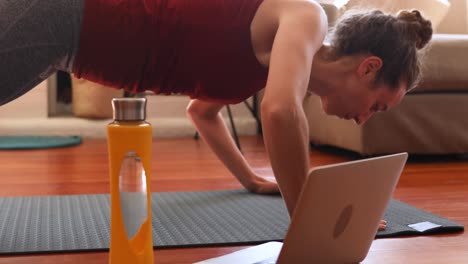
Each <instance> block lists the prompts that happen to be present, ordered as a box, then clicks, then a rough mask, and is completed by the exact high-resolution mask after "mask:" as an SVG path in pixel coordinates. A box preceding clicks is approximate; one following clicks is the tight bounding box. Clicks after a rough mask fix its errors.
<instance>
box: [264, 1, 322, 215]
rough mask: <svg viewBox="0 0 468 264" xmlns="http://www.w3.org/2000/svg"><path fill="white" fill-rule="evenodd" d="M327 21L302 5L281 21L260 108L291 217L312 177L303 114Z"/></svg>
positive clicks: (313, 6) (317, 11)
mask: <svg viewBox="0 0 468 264" xmlns="http://www.w3.org/2000/svg"><path fill="white" fill-rule="evenodd" d="M326 28H327V26H326V17H325V15H324V14H323V12H322V10H321V8H320V7H319V6H317V5H316V4H313V3H310V2H298V4H296V5H292V6H291V7H290V10H288V12H286V14H285V15H284V16H282V17H281V18H280V22H279V27H278V31H277V33H276V37H275V40H274V43H273V48H272V52H271V56H270V67H269V68H270V69H269V74H268V81H267V85H266V89H265V95H264V98H263V100H262V103H261V110H262V124H263V131H264V140H265V145H266V148H267V151H268V154H269V157H270V160H271V164H272V168H273V172H274V174H275V177H276V179H277V181H278V184H279V186H280V190H281V193H282V195H283V198H284V200H285V203H286V206H287V208H288V211H289V214H290V215H292V214H293V211H294V208H295V205H296V201H297V199H298V197H299V194H300V191H301V188H302V185H303V182H304V179H305V177H306V175H307V173H308V171H309V154H308V153H309V149H308V146H309V144H308V142H309V141H308V126H307V121H306V117H305V113H304V109H303V106H302V104H303V100H304V97H305V94H306V91H307V87H308V82H309V76H310V71H311V67H312V60H313V57H314V55H315V53H316V52H317V51H318V49H319V48H320V47H321V45H322V42H323V38H324V36H325V33H326Z"/></svg>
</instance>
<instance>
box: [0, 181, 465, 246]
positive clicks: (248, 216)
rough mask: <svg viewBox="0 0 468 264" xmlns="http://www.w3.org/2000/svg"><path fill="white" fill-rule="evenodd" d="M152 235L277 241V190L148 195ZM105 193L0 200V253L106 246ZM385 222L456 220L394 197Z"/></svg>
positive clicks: (447, 224)
mask: <svg viewBox="0 0 468 264" xmlns="http://www.w3.org/2000/svg"><path fill="white" fill-rule="evenodd" d="M152 208H153V216H152V219H153V241H154V244H155V247H157V248H168V247H190V246H214V245H234V244H252V243H260V242H266V241H271V240H282V239H283V237H284V235H285V233H286V230H287V228H288V225H289V218H288V216H287V212H286V208H285V206H284V203H283V201H282V199H281V197H280V196H275V195H271V196H270V195H255V194H251V193H248V192H246V191H244V190H228V191H210V192H172V193H171V192H168V193H153V194H152ZM109 212H110V208H109V195H107V194H100V195H67V196H36V197H3V198H0V254H20V253H47V252H72V251H96V250H106V249H108V246H109V221H110V217H109ZM386 219H387V220H388V221H389V228H388V230H387V231H385V232H381V233H379V234H378V235H377V236H378V237H379V236H382V237H388V236H395V235H421V234H424V232H419V231H416V230H414V229H412V228H410V227H408V226H407V225H408V224H413V223H417V222H425V221H430V222H431V223H434V224H438V225H441V227H438V228H434V229H431V230H429V231H427V232H429V233H434V232H455V231H462V230H463V226H462V225H459V224H457V223H455V222H451V221H449V220H447V219H444V218H441V217H438V216H436V215H433V214H430V213H427V212H424V211H421V210H419V209H417V208H414V207H411V206H409V205H406V204H404V203H401V202H398V201H392V203H391V204H390V206H389V208H388V211H387V214H386Z"/></svg>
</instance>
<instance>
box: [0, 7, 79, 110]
mask: <svg viewBox="0 0 468 264" xmlns="http://www.w3.org/2000/svg"><path fill="white" fill-rule="evenodd" d="M83 2H84V0H0V105H3V104H5V103H8V102H9V101H11V100H14V99H15V98H17V97H19V96H21V95H23V94H24V93H26V92H27V91H29V90H31V89H32V88H34V87H35V86H36V85H38V84H39V83H40V82H42V81H43V80H45V79H47V78H48V77H49V76H50V75H51V74H53V73H54V72H55V71H57V70H63V71H68V72H71V71H72V69H71V65H72V62H73V57H74V55H75V54H76V52H77V50H78V45H79V36H80V29H81V18H82V12H83V4H84V3H83Z"/></svg>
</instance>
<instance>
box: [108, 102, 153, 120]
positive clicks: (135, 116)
mask: <svg viewBox="0 0 468 264" xmlns="http://www.w3.org/2000/svg"><path fill="white" fill-rule="evenodd" d="M112 110H113V113H114V114H113V116H114V120H118V121H143V120H145V119H146V98H113V99H112Z"/></svg>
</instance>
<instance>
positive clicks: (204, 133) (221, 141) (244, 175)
mask: <svg viewBox="0 0 468 264" xmlns="http://www.w3.org/2000/svg"><path fill="white" fill-rule="evenodd" d="M223 106H224V105H222V104H216V103H211V102H204V101H200V100H192V101H191V102H190V104H189V106H188V107H187V114H188V116H189V118H190V119H191V120H192V122H193V124H194V125H195V127H196V128H197V130H198V132H199V133H200V136H201V137H202V138H203V139H204V140H205V142H206V143H207V144H208V145H209V146H210V148H211V149H212V150H213V152H214V153H215V154H216V155H217V156H218V158H219V159H220V160H221V161H222V162H223V163H224V165H225V166H226V167H227V168H228V169H229V171H230V172H231V173H232V174H233V175H234V176H235V177H236V178H237V179H238V180H239V182H240V183H241V184H242V185H243V186H244V187H245V188H246V189H247V190H249V191H251V192H255V193H277V192H279V189H278V185H277V183H276V182H275V181H269V180H266V179H265V178H263V177H260V176H259V175H257V174H256V173H255V172H254V171H253V170H252V168H251V167H250V166H249V164H248V163H247V161H246V160H245V158H244V156H243V155H242V154H241V153H240V151H239V149H238V148H237V147H236V145H235V144H234V141H233V139H232V137H231V135H230V133H229V130H228V129H227V127H226V124H225V122H224V120H223V118H222V116H221V114H220V110H221V108H222V107H223Z"/></svg>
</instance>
